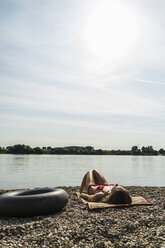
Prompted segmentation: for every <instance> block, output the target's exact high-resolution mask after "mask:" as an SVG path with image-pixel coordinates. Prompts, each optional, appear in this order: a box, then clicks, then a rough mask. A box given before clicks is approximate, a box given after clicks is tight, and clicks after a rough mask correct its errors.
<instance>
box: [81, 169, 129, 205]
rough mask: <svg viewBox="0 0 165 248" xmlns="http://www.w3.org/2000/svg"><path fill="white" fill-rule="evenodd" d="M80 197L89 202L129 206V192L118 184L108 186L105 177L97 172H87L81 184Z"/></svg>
mask: <svg viewBox="0 0 165 248" xmlns="http://www.w3.org/2000/svg"><path fill="white" fill-rule="evenodd" d="M84 189H85V193H84ZM80 196H81V198H83V199H84V200H87V201H89V202H106V203H111V204H130V203H131V202H132V199H131V196H130V194H129V192H128V191H127V190H126V189H125V188H123V187H122V186H119V185H118V184H108V183H107V181H106V179H105V177H104V176H103V175H101V174H100V173H99V172H98V171H97V170H93V171H88V172H87V173H86V174H85V176H84V178H83V180H82V183H81V187H80Z"/></svg>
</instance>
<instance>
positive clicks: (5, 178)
mask: <svg viewBox="0 0 165 248" xmlns="http://www.w3.org/2000/svg"><path fill="white" fill-rule="evenodd" d="M94 168H95V169H97V170H99V171H100V172H101V173H102V174H103V175H104V176H105V177H106V179H107V180H108V182H109V183H119V184H121V185H124V186H126V185H135V186H165V179H164V175H165V157H163V156H108V155H103V156H99V155H6V154H1V155H0V189H22V188H33V187H54V186H78V185H80V183H81V180H82V177H83V175H84V174H85V173H86V172H87V171H88V170H92V169H94Z"/></svg>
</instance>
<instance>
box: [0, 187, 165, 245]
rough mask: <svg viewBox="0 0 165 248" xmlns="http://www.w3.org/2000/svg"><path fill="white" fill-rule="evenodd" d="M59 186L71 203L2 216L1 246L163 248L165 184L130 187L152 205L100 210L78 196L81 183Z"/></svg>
mask: <svg viewBox="0 0 165 248" xmlns="http://www.w3.org/2000/svg"><path fill="white" fill-rule="evenodd" d="M60 188H63V189H64V190H66V192H67V193H68V195H69V202H68V204H67V206H66V207H65V208H64V209H63V210H62V211H61V212H59V213H56V214H53V215H48V216H36V217H26V218H17V217H13V218H7V217H0V247H3V248H4V247H10V248H12V247H42V248H44V247H45V248H46V247H50V248H55V247H64V248H72V247H73V248H74V247H77V248H79V247H82V248H83V247H84V248H87V247H88V248H90V247H91V248H102V247H103V248H108V247H114V248H118V247H119V248H120V247H121V248H122V247H128V248H129V247H130V248H133V247H135V248H136V247H139V248H140V247H142V248H146V247H148V248H149V247H153V248H160V247H164V241H165V225H164V223H165V215H164V212H165V209H164V206H163V203H164V200H165V187H140V186H128V187H126V188H127V189H128V190H129V192H130V193H131V195H133V196H139V195H140V196H143V197H144V198H146V199H147V200H148V201H149V202H151V203H152V205H148V206H146V205H144V206H132V207H124V208H110V209H109V208H108V209H99V210H89V209H88V208H87V206H85V205H84V204H83V203H82V202H81V201H80V200H79V199H78V198H77V196H76V192H77V191H78V190H79V187H78V186H77V187H60ZM7 191H9V190H7ZM5 192H6V190H0V194H2V193H5Z"/></svg>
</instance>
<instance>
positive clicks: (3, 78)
mask: <svg viewBox="0 0 165 248" xmlns="http://www.w3.org/2000/svg"><path fill="white" fill-rule="evenodd" d="M14 144H26V145H30V146H32V147H34V146H49V145H50V146H52V147H56V146H68V145H83V146H84V145H92V146H94V147H95V148H102V149H118V148H119V149H131V146H133V145H139V146H140V147H141V146H143V145H145V146H146V145H152V146H153V147H154V148H156V149H157V148H161V147H163V148H165V1H163V0H135V1H132V0H124V1H123V0H107V1H106V0H21V1H20V0H0V146H7V145H14Z"/></svg>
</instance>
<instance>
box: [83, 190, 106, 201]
mask: <svg viewBox="0 0 165 248" xmlns="http://www.w3.org/2000/svg"><path fill="white" fill-rule="evenodd" d="M80 196H81V197H82V198H83V199H84V200H86V201H89V202H99V201H101V199H102V198H103V197H104V196H105V194H104V193H103V192H98V193H96V194H94V195H88V194H85V193H81V194H80Z"/></svg>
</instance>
